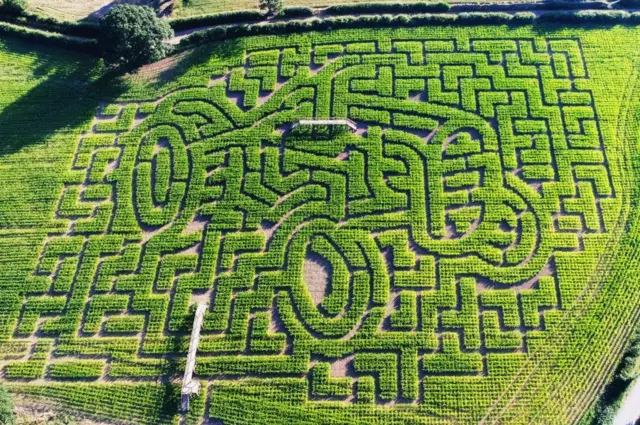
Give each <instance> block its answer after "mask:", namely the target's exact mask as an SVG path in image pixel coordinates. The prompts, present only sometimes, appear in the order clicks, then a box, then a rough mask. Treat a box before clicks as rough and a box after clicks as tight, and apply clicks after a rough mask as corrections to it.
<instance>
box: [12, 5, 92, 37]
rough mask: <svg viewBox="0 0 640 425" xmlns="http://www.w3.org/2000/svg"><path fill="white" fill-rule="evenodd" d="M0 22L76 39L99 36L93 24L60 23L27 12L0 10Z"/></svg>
mask: <svg viewBox="0 0 640 425" xmlns="http://www.w3.org/2000/svg"><path fill="white" fill-rule="evenodd" d="M0 21H5V22H10V23H14V24H17V25H28V26H29V27H32V28H37V29H41V30H45V31H51V32H58V33H61V34H66V35H73V36H78V37H89V38H97V37H98V36H99V34H100V26H99V25H98V24H96V23H93V22H69V21H60V20H58V19H55V18H50V17H43V16H40V15H38V14H35V13H29V12H24V13H22V14H21V15H15V14H8V13H3V11H2V9H1V8H0Z"/></svg>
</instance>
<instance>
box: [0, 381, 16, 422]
mask: <svg viewBox="0 0 640 425" xmlns="http://www.w3.org/2000/svg"><path fill="white" fill-rule="evenodd" d="M15 423H16V416H15V415H14V414H13V401H12V400H11V396H10V395H9V392H8V391H7V389H6V388H5V387H4V386H2V385H0V424H2V425H15Z"/></svg>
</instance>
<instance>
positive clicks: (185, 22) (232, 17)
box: [169, 9, 286, 31]
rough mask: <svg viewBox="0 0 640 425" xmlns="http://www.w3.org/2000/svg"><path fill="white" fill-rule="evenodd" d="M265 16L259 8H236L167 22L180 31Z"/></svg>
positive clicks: (260, 18)
mask: <svg viewBox="0 0 640 425" xmlns="http://www.w3.org/2000/svg"><path fill="white" fill-rule="evenodd" d="M285 10H286V9H285ZM266 16H267V14H266V13H265V12H262V11H259V10H236V11H233V12H225V13H214V14H211V15H201V16H193V17H189V18H177V19H171V20H170V21H169V24H170V25H171V28H173V29H174V30H176V31H182V30H187V29H190V28H198V27H204V26H212V25H228V24H234V23H238V22H258V21H261V20H263V19H264V18H265V17H266Z"/></svg>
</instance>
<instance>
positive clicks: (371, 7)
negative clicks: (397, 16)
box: [324, 2, 451, 15]
mask: <svg viewBox="0 0 640 425" xmlns="http://www.w3.org/2000/svg"><path fill="white" fill-rule="evenodd" d="M450 7H451V6H450V5H449V3H445V2H436V3H428V2H418V3H362V4H339V5H335V6H329V7H328V8H326V9H325V10H324V13H326V14H327V15H353V14H366V13H442V12H446V11H448V10H449V8H450Z"/></svg>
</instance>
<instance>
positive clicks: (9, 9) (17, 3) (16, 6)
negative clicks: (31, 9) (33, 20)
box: [0, 0, 27, 15]
mask: <svg viewBox="0 0 640 425" xmlns="http://www.w3.org/2000/svg"><path fill="white" fill-rule="evenodd" d="M0 10H2V11H4V12H5V13H9V14H12V15H21V14H23V13H24V12H25V11H26V10H27V0H2V1H1V2H0Z"/></svg>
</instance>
